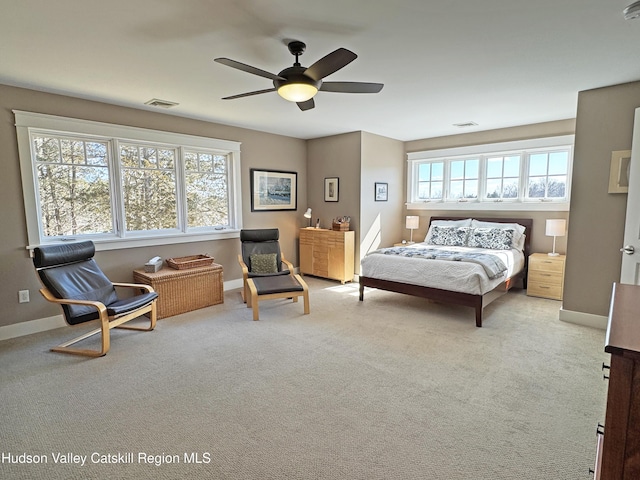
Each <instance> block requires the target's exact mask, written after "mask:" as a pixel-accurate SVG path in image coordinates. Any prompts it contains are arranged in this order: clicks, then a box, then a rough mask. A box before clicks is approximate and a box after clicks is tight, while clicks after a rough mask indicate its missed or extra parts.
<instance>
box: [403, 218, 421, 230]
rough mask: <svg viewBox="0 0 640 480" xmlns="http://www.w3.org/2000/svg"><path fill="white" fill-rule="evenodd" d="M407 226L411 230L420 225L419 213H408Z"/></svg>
mask: <svg viewBox="0 0 640 480" xmlns="http://www.w3.org/2000/svg"><path fill="white" fill-rule="evenodd" d="M405 226H406V228H408V229H409V230H415V229H416V228H419V227H420V217H418V216H417V215H407V220H406V224H405Z"/></svg>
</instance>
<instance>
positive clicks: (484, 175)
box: [478, 155, 487, 202]
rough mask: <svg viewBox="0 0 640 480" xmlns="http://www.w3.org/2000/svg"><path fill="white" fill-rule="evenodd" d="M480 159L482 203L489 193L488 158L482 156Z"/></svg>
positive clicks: (480, 200)
mask: <svg viewBox="0 0 640 480" xmlns="http://www.w3.org/2000/svg"><path fill="white" fill-rule="evenodd" d="M478 159H479V161H480V162H479V165H478V202H482V201H484V200H485V195H486V192H487V156H486V155H480V156H479V157H478Z"/></svg>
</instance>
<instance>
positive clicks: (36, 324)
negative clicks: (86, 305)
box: [0, 315, 67, 340]
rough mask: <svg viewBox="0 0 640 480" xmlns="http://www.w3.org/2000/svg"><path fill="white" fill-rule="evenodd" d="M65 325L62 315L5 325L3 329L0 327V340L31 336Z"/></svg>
mask: <svg viewBox="0 0 640 480" xmlns="http://www.w3.org/2000/svg"><path fill="white" fill-rule="evenodd" d="M66 325H67V322H65V321H64V317H63V316H62V315H56V316H55V317H47V318H39V319H36V320H30V321H28V322H20V323H14V324H12V325H5V326H4V327H0V340H8V339H10V338H15V337H22V336H24V335H31V334H32V333H39V332H45V331H47V330H53V329H54V328H60V327H64V326H66Z"/></svg>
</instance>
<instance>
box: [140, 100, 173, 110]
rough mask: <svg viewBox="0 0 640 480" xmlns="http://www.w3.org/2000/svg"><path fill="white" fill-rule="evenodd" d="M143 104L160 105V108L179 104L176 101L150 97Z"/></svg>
mask: <svg viewBox="0 0 640 480" xmlns="http://www.w3.org/2000/svg"><path fill="white" fill-rule="evenodd" d="M144 104H145V105H150V106H152V107H160V108H171V107H175V106H176V105H179V104H178V103H176V102H169V101H168V100H160V99H158V98H152V99H151V100H149V101H148V102H144Z"/></svg>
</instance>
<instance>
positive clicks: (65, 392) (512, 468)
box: [0, 277, 609, 480]
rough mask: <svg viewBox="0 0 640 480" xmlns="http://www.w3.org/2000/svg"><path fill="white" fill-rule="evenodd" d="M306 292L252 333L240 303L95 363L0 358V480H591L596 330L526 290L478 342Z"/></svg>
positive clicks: (601, 384)
mask: <svg viewBox="0 0 640 480" xmlns="http://www.w3.org/2000/svg"><path fill="white" fill-rule="evenodd" d="M305 278H306V279H307V281H308V283H309V286H310V289H311V296H310V299H311V314H310V315H303V314H302V302H299V303H292V302H290V301H285V300H274V301H271V302H263V303H262V304H261V307H260V317H261V319H260V321H259V322H253V321H252V320H251V318H252V317H251V310H250V309H247V308H246V306H245V305H244V304H243V303H242V300H241V298H240V294H239V291H238V290H235V291H230V292H225V303H224V304H222V305H216V306H213V307H209V308H205V309H202V310H198V311H195V312H189V313H185V314H183V315H178V316H175V317H171V318H166V319H162V320H160V321H159V322H158V326H157V328H156V330H154V331H153V332H132V331H124V330H114V331H112V341H111V351H110V352H109V353H108V354H107V355H106V356H105V357H102V358H98V359H85V358H80V357H75V356H70V355H64V354H57V353H51V352H49V351H48V349H49V348H50V347H52V346H54V345H57V344H58V343H61V342H63V341H65V340H66V339H68V338H72V337H73V336H75V335H78V334H80V333H81V331H80V330H77V331H73V329H71V328H69V327H66V328H61V329H57V330H52V331H48V332H43V333H39V334H34V335H30V336H26V337H20V338H15V339H11V340H6V341H3V342H0V362H1V365H2V368H1V370H0V414H1V418H2V420H1V423H0V444H1V445H2V446H1V448H0V453H1V454H2V463H0V477H1V478H6V479H101V478H120V479H129V478H131V479H134V478H135V479H146V478H149V479H160V480H162V479H181V478H191V479H201V478H202V479H228V480H235V479H278V480H279V479H363V480H364V479H367V480H372V479H381V480H382V479H391V480H393V479H398V480H400V479H402V480H405V479H426V478H429V479H443V480H472V479H473V480H501V479H505V480H507V479H508V480H515V479H518V480H528V479H531V480H533V479H536V480H539V479H541V478H543V479H547V480H549V479H552V480H573V479H575V480H584V479H586V478H589V474H588V469H589V468H591V467H592V466H593V460H594V457H595V443H596V425H597V423H598V422H604V411H605V405H606V389H607V383H606V382H605V381H603V378H602V372H601V371H600V367H601V364H602V362H608V361H609V356H608V355H607V354H605V353H604V331H601V330H596V329H591V328H587V327H581V326H577V325H573V324H568V323H564V322H560V321H559V320H558V310H559V307H560V302H556V301H552V300H546V299H541V298H533V297H527V296H526V295H525V294H524V292H523V291H519V290H516V291H512V292H511V293H509V294H507V295H505V296H503V297H501V298H500V299H499V300H497V301H495V302H494V303H493V304H491V305H490V306H489V307H487V309H486V310H485V319H484V324H483V327H482V328H477V327H476V326H475V321H474V313H473V310H472V309H470V308H465V307H457V306H448V305H441V304H437V303H433V302H429V301H427V300H424V299H420V298H415V297H409V296H404V295H401V294H395V293H390V292H383V291H378V290H369V289H367V291H366V293H365V300H364V302H359V301H358V292H357V287H358V285H357V284H347V285H340V284H337V283H335V282H330V281H325V280H322V279H318V278H313V277H305ZM77 328H78V329H81V328H85V327H84V326H82V327H77ZM91 341H93V340H91ZM29 460H30V461H29ZM82 462H84V464H82Z"/></svg>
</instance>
